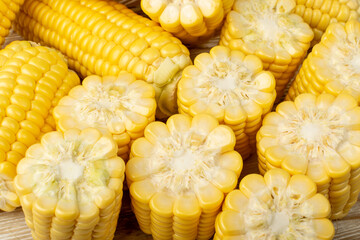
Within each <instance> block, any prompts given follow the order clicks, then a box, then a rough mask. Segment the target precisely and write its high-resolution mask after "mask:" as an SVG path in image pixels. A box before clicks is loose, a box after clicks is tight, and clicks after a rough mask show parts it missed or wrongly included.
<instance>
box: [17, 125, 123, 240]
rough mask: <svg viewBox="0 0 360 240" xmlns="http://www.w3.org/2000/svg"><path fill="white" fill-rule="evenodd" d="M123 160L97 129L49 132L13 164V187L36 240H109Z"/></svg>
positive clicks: (117, 205)
mask: <svg viewBox="0 0 360 240" xmlns="http://www.w3.org/2000/svg"><path fill="white" fill-rule="evenodd" d="M124 171H125V163H124V161H123V160H122V159H121V158H120V157H117V145H116V143H115V141H114V140H113V139H112V138H111V137H110V136H106V135H103V134H102V133H101V132H100V131H99V130H97V129H95V128H87V129H84V130H78V129H71V130H68V131H65V132H64V133H61V132H57V131H54V132H50V133H47V134H45V135H44V136H43V137H42V138H41V143H38V144H34V145H32V146H31V147H30V148H29V149H28V150H27V151H26V156H25V158H24V159H23V160H22V161H21V162H20V163H19V165H18V167H17V173H18V175H17V176H16V177H15V180H14V182H15V188H16V191H17V193H18V194H19V197H20V202H21V204H22V207H23V211H24V214H25V220H26V223H27V225H28V226H29V228H30V229H31V232H32V236H33V238H34V239H35V240H37V239H54V240H57V239H112V238H113V236H114V232H115V229H116V224H117V219H118V215H119V212H120V208H121V200H122V187H123V180H124Z"/></svg>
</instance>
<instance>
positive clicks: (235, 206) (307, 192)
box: [214, 169, 335, 240]
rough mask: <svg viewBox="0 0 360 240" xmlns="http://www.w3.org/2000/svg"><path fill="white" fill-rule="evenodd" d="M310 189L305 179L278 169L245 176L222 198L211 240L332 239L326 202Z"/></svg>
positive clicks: (306, 178) (311, 187) (312, 186)
mask: <svg viewBox="0 0 360 240" xmlns="http://www.w3.org/2000/svg"><path fill="white" fill-rule="evenodd" d="M245 186H246V187H245ZM314 187H315V183H314V182H313V181H312V180H311V179H310V178H309V177H307V176H304V175H295V176H292V177H290V175H289V174H288V173H287V172H286V171H284V170H282V169H273V170H269V171H268V172H266V173H265V176H264V177H262V176H261V175H257V174H251V175H248V176H245V177H244V178H243V179H242V180H241V182H240V190H234V191H232V192H230V193H229V194H228V195H227V196H226V199H225V202H224V205H223V211H222V212H221V213H220V214H219V215H218V217H217V219H216V233H215V236H214V239H319V240H320V239H329V240H330V239H332V238H333V237H334V234H335V229H334V226H333V224H332V223H331V221H330V220H329V219H327V217H328V215H326V214H329V212H330V204H329V201H328V200H327V199H326V198H325V197H323V196H322V195H321V194H315V192H314V191H313V190H314V189H313V188H314ZM315 191H316V187H315ZM245 192H251V194H245ZM264 195H268V196H269V198H266V199H264V198H263V196H264ZM305 206H306V207H305Z"/></svg>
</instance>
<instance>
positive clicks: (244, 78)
mask: <svg viewBox="0 0 360 240" xmlns="http://www.w3.org/2000/svg"><path fill="white" fill-rule="evenodd" d="M262 68H263V65H262V62H261V60H260V59H259V58H258V57H256V56H254V55H248V56H245V54H243V53H242V52H240V51H236V50H233V51H231V50H230V49H229V48H226V47H223V46H216V47H214V48H212V49H211V50H210V54H209V53H202V54H200V55H198V56H197V57H196V58H195V61H194V66H188V67H186V68H185V70H184V72H183V76H182V78H181V79H180V81H179V84H178V96H177V97H178V98H177V99H178V106H179V112H180V113H185V114H189V115H191V116H195V115H197V114H199V113H207V114H210V115H212V116H214V117H216V118H217V119H218V121H219V122H220V123H221V124H225V125H227V126H229V127H231V128H232V129H233V131H234V132H235V137H236V145H235V150H237V151H238V152H239V153H240V154H241V156H242V158H243V159H245V158H247V157H249V155H250V154H251V153H253V152H254V151H255V145H256V133H257V131H258V129H259V128H260V126H261V121H262V117H263V116H264V115H265V114H266V113H268V112H270V111H271V109H272V106H273V104H274V101H275V98H276V91H275V79H274V76H273V75H272V74H271V73H270V72H266V71H263V70H262Z"/></svg>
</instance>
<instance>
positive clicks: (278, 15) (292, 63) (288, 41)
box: [220, 0, 314, 99]
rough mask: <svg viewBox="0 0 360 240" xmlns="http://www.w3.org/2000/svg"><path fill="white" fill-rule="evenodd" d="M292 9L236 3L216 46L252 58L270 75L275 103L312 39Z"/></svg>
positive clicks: (288, 0)
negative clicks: (272, 77) (256, 58)
mask: <svg viewBox="0 0 360 240" xmlns="http://www.w3.org/2000/svg"><path fill="white" fill-rule="evenodd" d="M295 6H296V3H295V1H294V0H282V1H267V0H253V1H244V0H236V1H235V3H234V6H233V10H232V11H231V12H230V13H229V14H228V16H227V18H226V22H225V24H224V26H223V28H222V33H221V40H220V45H224V46H228V47H230V48H231V49H233V50H240V51H242V52H243V53H245V54H255V55H256V56H258V57H259V58H260V59H261V61H262V62H263V64H264V69H265V70H269V71H270V72H272V73H273V74H274V77H275V79H276V92H277V98H278V99H280V98H281V97H282V95H283V91H284V89H285V88H286V85H287V83H288V82H289V80H290V79H291V78H292V76H293V74H294V73H295V71H296V70H297V68H298V66H299V64H300V63H301V60H302V59H303V58H304V57H305V55H306V53H307V50H308V48H309V47H310V42H311V40H312V39H313V36H314V33H313V31H312V30H311V28H310V27H309V26H308V25H307V24H306V23H305V22H304V20H303V19H301V17H299V16H297V15H296V14H294V13H293V12H294V8H295Z"/></svg>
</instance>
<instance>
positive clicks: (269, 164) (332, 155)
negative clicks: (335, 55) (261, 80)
mask: <svg viewBox="0 0 360 240" xmlns="http://www.w3.org/2000/svg"><path fill="white" fill-rule="evenodd" d="M359 119H360V107H358V105H357V101H356V100H355V98H353V97H352V96H350V95H347V94H340V95H338V96H337V97H334V96H332V95H330V94H326V93H323V94H321V95H319V96H315V95H312V94H309V93H305V94H301V95H299V96H298V97H297V98H295V101H294V102H291V101H285V102H283V103H280V104H279V105H278V106H277V108H276V112H272V113H269V114H268V115H266V116H265V118H264V121H263V126H262V127H261V128H260V130H259V131H258V134H257V149H258V160H259V169H260V172H261V173H264V172H265V171H266V170H269V169H272V168H283V169H285V170H287V171H288V172H289V173H290V174H292V175H293V174H306V175H308V176H309V177H310V178H311V179H312V180H313V181H314V182H315V183H316V185H317V187H318V191H319V193H322V194H323V195H324V196H326V197H327V198H329V200H330V203H331V207H332V216H331V218H332V219H339V218H342V217H344V216H345V215H346V214H347V213H348V212H349V210H350V208H351V207H352V206H353V205H354V204H355V203H356V201H357V198H358V195H359V192H360V147H359V144H358V141H359V139H360V138H359V136H358V132H359V131H358V129H360V120H359Z"/></svg>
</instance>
